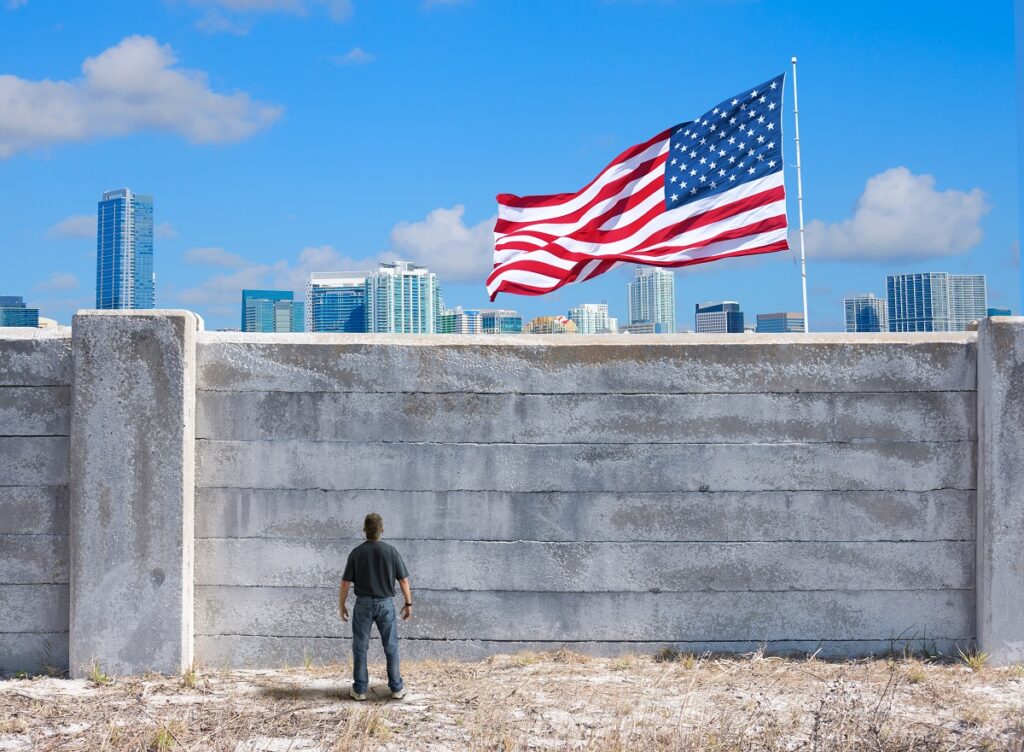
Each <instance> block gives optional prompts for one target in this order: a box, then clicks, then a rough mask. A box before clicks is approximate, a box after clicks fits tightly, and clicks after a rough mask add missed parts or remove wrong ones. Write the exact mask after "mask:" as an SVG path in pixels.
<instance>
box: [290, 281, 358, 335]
mask: <svg viewBox="0 0 1024 752" xmlns="http://www.w3.org/2000/svg"><path fill="white" fill-rule="evenodd" d="M368 274H369V273H368V272H313V273H312V274H310V275H309V282H307V283H306V305H305V319H306V326H305V330H306V331H307V332H347V333H358V332H365V331H367V328H366V280H367V277H368Z"/></svg>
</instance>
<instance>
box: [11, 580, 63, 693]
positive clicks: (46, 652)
mask: <svg viewBox="0 0 1024 752" xmlns="http://www.w3.org/2000/svg"><path fill="white" fill-rule="evenodd" d="M65 595H66V593H65ZM67 667H68V633H67V631H66V630H65V631H62V632H14V633H8V634H4V633H2V632H0V677H3V676H10V675H12V674H15V673H17V672H19V671H25V672H27V673H30V674H39V673H60V672H63V671H66V670H67Z"/></svg>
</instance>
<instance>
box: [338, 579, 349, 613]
mask: <svg viewBox="0 0 1024 752" xmlns="http://www.w3.org/2000/svg"><path fill="white" fill-rule="evenodd" d="M351 586H352V583H351V582H349V581H348V580H342V581H341V590H339V591H338V612H339V613H340V614H341V620H342V621H348V606H346V605H345V600H346V599H347V598H348V589H349V588H350V587H351Z"/></svg>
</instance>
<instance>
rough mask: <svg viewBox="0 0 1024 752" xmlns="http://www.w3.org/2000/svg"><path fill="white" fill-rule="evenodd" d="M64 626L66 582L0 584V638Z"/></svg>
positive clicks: (66, 600)
mask: <svg viewBox="0 0 1024 752" xmlns="http://www.w3.org/2000/svg"><path fill="white" fill-rule="evenodd" d="M67 630H68V586H67V585H62V584H50V585H39V584H33V585H6V584H0V642H2V641H3V635H5V634H16V633H22V632H66V631H67Z"/></svg>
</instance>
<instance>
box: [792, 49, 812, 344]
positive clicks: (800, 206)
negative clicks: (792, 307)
mask: <svg viewBox="0 0 1024 752" xmlns="http://www.w3.org/2000/svg"><path fill="white" fill-rule="evenodd" d="M793 122H794V125H795V133H796V205H797V212H798V214H799V216H800V281H801V283H802V284H803V288H804V334H806V333H807V332H809V331H810V330H811V329H810V322H809V321H808V320H807V256H806V255H805V253H804V186H803V180H802V176H801V173H800V109H799V107H798V106H797V101H796V56H795V55H794V56H793Z"/></svg>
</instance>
